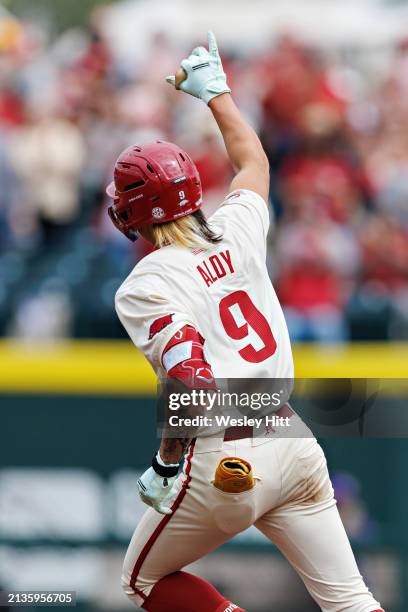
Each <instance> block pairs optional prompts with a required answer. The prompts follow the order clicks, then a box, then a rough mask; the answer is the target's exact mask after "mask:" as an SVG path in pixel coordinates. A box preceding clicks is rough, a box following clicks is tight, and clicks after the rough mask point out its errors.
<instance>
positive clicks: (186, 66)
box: [180, 59, 193, 75]
mask: <svg viewBox="0 0 408 612" xmlns="http://www.w3.org/2000/svg"><path fill="white" fill-rule="evenodd" d="M180 66H181V67H182V68H183V70H184V72H185V73H186V74H187V75H188V74H190V72H191V70H192V68H193V66H192V63H191V61H190V59H183V61H182V62H181V64H180Z"/></svg>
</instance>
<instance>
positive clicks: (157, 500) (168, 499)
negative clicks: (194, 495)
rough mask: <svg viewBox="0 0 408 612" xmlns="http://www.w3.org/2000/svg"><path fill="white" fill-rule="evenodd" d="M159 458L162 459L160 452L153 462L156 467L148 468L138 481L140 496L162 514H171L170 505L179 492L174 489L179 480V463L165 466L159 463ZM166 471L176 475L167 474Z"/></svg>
mask: <svg viewBox="0 0 408 612" xmlns="http://www.w3.org/2000/svg"><path fill="white" fill-rule="evenodd" d="M157 459H159V461H160V455H159V453H158V454H157V455H156V457H155V458H154V459H153V462H152V465H154V466H155V468H156V469H154V468H153V467H150V468H149V469H148V470H146V471H145V472H144V474H142V475H141V477H140V478H139V480H138V481H137V488H138V491H139V495H140V498H141V500H142V501H143V502H144V503H145V504H147V505H148V506H152V508H154V509H155V510H157V512H160V514H171V513H172V510H171V507H170V506H171V504H172V501H173V500H174V497H175V495H176V494H177V491H176V490H174V483H175V482H176V480H177V472H178V468H179V465H178V464H174V465H173V464H172V465H166V466H163V465H162V464H159V463H158V461H157ZM156 470H159V471H160V472H161V473H160V474H158V473H157V471H156ZM165 473H167V474H174V475H173V476H170V475H168V476H166V475H165Z"/></svg>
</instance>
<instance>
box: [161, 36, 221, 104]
mask: <svg viewBox="0 0 408 612" xmlns="http://www.w3.org/2000/svg"><path fill="white" fill-rule="evenodd" d="M181 68H182V69H183V70H184V75H183V76H185V79H184V80H182V81H181V82H179V78H178V75H172V76H168V77H166V81H167V82H168V83H170V85H174V87H176V89H181V90H182V91H185V92H186V93H189V94H191V95H192V96H195V97H196V98H200V99H201V100H203V101H204V102H205V103H206V104H208V103H209V102H210V100H212V99H213V98H215V97H216V96H219V95H221V94H223V93H230V92H231V90H230V88H229V87H228V85H227V78H226V76H225V72H224V70H223V67H222V63H221V58H220V54H219V52H218V47H217V41H216V40H215V36H214V34H213V33H212V32H208V50H207V49H206V48H205V47H196V48H195V49H193V51H192V53H191V55H190V56H189V57H188V58H187V59H184V60H183V61H182V62H181Z"/></svg>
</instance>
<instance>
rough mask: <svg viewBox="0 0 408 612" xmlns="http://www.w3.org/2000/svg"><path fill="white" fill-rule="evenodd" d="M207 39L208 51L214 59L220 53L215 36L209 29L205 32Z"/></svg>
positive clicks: (217, 57) (218, 56)
mask: <svg viewBox="0 0 408 612" xmlns="http://www.w3.org/2000/svg"><path fill="white" fill-rule="evenodd" d="M207 39H208V51H209V52H210V54H211V55H212V56H213V57H215V58H216V59H219V58H220V54H219V53H218V45H217V40H216V38H215V35H214V32H212V31H211V30H209V31H208V34H207Z"/></svg>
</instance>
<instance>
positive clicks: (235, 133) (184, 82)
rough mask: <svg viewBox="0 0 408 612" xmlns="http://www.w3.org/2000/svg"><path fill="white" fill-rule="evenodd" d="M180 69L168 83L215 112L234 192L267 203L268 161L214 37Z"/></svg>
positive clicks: (210, 36) (195, 51)
mask: <svg viewBox="0 0 408 612" xmlns="http://www.w3.org/2000/svg"><path fill="white" fill-rule="evenodd" d="M180 66H181V68H180V70H179V71H178V72H177V73H176V74H175V75H174V76H168V77H166V80H167V82H168V83H170V84H171V85H174V86H175V87H176V89H181V90H182V91H184V92H186V93H189V94H190V95H192V96H195V97H196V98H200V99H201V100H203V101H204V102H205V103H206V104H208V106H209V108H210V109H211V112H212V114H213V115H214V119H215V120H216V122H217V124H218V127H219V128H220V131H221V134H222V136H223V138H224V142H225V147H226V149H227V153H228V156H229V158H230V160H231V163H232V166H233V169H234V172H235V177H234V179H233V181H232V183H231V190H235V189H251V190H252V191H255V192H256V193H258V194H259V195H260V196H262V197H263V198H264V199H265V200H266V199H267V198H268V193H269V164H268V159H267V157H266V155H265V152H264V150H263V148H262V145H261V142H260V140H259V138H258V136H257V135H256V133H255V131H254V130H253V129H252V128H251V126H250V125H249V124H248V123H247V122H246V121H245V119H244V118H243V116H242V115H241V113H240V111H239V110H238V108H237V106H236V105H235V103H234V101H233V99H232V97H231V90H230V88H229V87H228V85H227V81H226V76H225V73H224V70H223V67H222V63H221V58H220V55H219V52H218V47H217V42H216V40H215V36H214V34H213V33H212V32H209V33H208V50H207V49H205V48H204V47H196V48H195V49H193V51H192V53H191V55H190V56H189V57H188V58H187V59H185V60H183V61H182V62H181V65H180Z"/></svg>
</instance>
